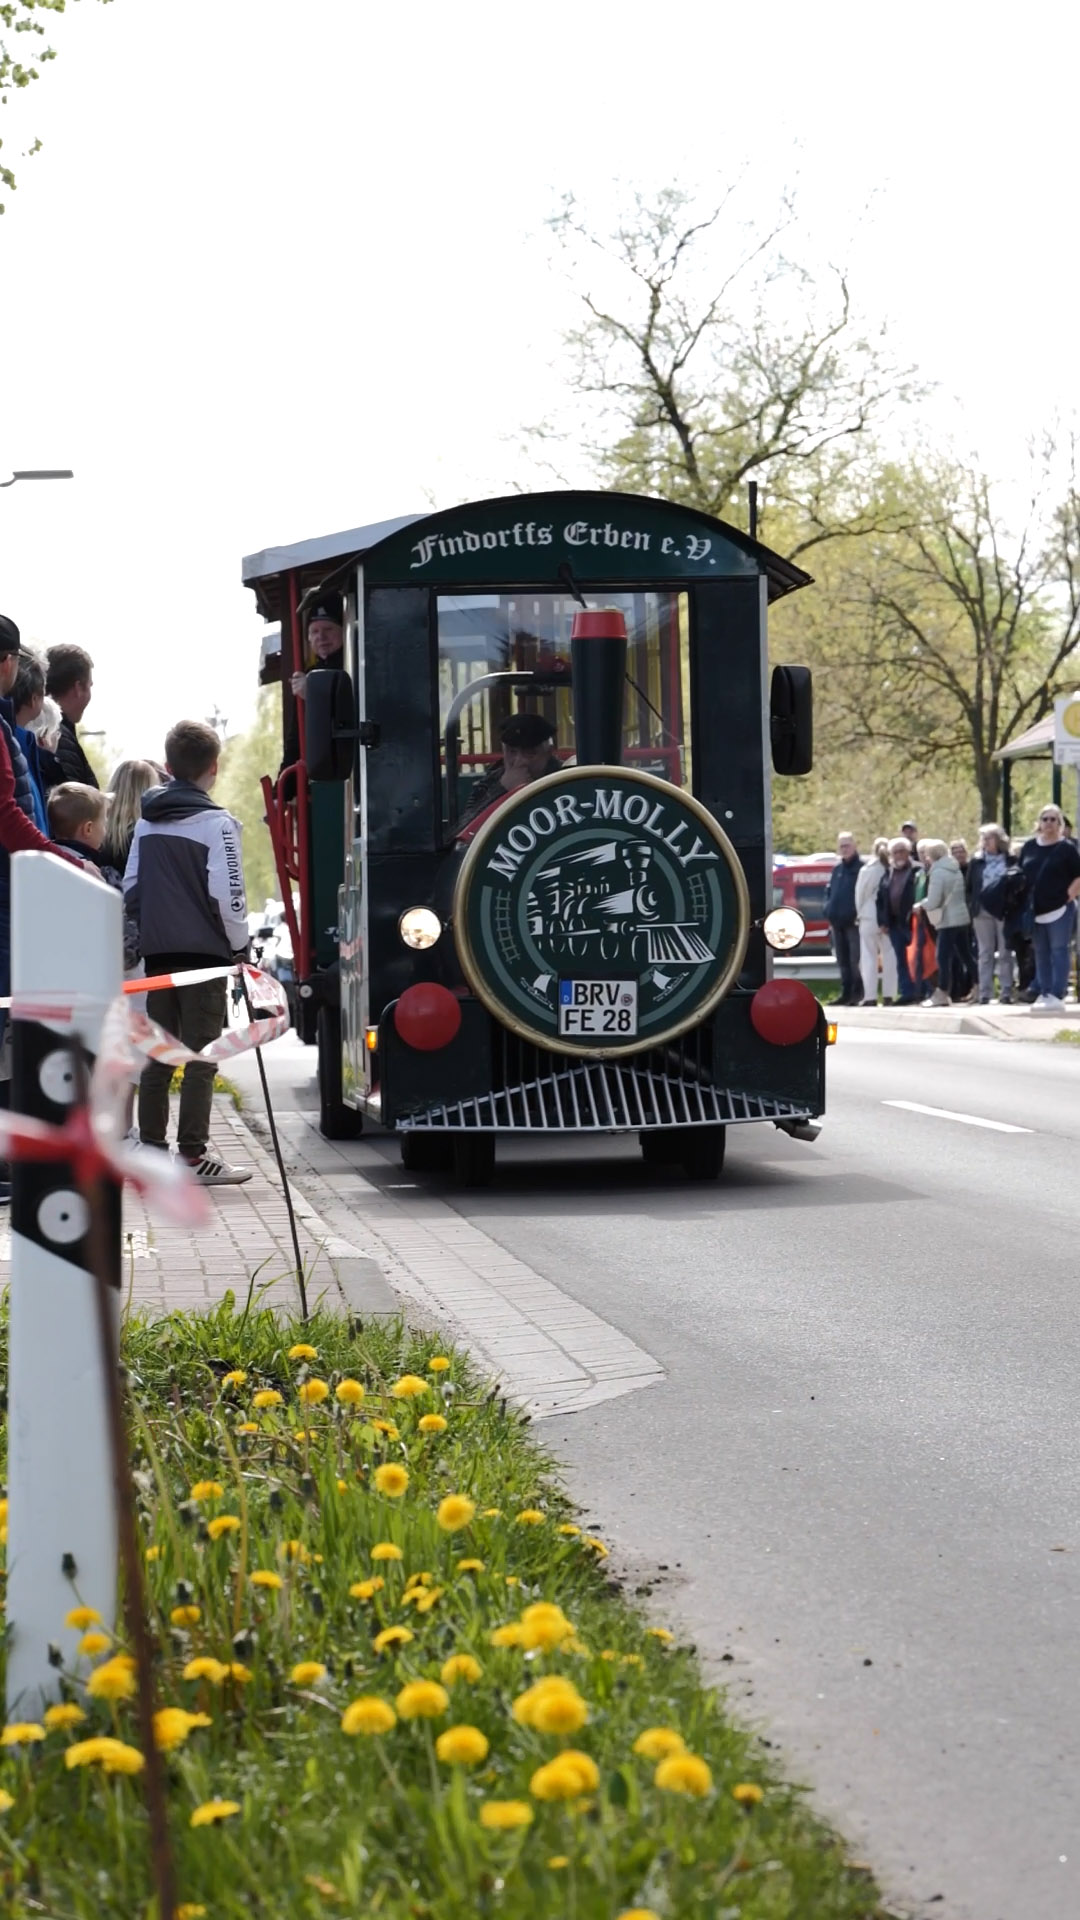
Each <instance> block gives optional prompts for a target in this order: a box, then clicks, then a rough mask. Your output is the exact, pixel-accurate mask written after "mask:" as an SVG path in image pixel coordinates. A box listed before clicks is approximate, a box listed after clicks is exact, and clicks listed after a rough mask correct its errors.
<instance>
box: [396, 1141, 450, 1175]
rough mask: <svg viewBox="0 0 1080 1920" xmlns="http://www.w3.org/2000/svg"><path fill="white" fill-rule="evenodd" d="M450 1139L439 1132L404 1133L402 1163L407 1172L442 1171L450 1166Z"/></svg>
mask: <svg viewBox="0 0 1080 1920" xmlns="http://www.w3.org/2000/svg"><path fill="white" fill-rule="evenodd" d="M450 1157H451V1148H450V1141H449V1140H448V1139H445V1138H444V1137H443V1136H442V1135H441V1134H438V1133H403V1134H402V1135H401V1164H402V1166H403V1167H404V1169H405V1172H406V1173H442V1172H443V1171H444V1169H445V1168H446V1167H447V1166H449V1164H450Z"/></svg>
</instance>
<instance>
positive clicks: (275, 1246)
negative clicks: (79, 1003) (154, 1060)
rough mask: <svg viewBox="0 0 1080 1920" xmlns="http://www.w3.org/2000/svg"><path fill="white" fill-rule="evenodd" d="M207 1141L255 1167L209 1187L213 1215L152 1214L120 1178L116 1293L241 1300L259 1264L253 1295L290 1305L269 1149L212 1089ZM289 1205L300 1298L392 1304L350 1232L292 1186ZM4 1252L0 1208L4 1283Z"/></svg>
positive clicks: (374, 1308)
mask: <svg viewBox="0 0 1080 1920" xmlns="http://www.w3.org/2000/svg"><path fill="white" fill-rule="evenodd" d="M173 1104H174V1108H175V1104H176V1103H175V1102H174V1103H173ZM174 1118H175V1114H174ZM210 1142H211V1147H212V1149H213V1150H214V1151H215V1152H216V1153H217V1154H219V1155H220V1157H221V1158H222V1159H223V1160H228V1161H231V1162H232V1163H233V1164H234V1165H240V1166H250V1167H254V1169H255V1171H254V1176H253V1178H252V1179H251V1180H249V1181H247V1182H246V1183H245V1185H244V1186H241V1187H215V1188H214V1189H213V1191H212V1194H211V1205H212V1207H213V1210H214V1220H213V1223H212V1225H211V1226H210V1227H209V1228H208V1229H205V1228H204V1229H202V1230H197V1231H195V1232H193V1231H191V1230H190V1229H189V1228H186V1227H171V1226H164V1225H162V1224H161V1223H160V1222H158V1221H155V1220H152V1219H151V1218H150V1215H149V1214H148V1212H147V1210H146V1208H145V1206H144V1205H143V1202H142V1200H141V1198H140V1196H139V1195H138V1194H137V1193H136V1192H135V1190H134V1188H132V1187H128V1188H127V1189H126V1190H125V1193H124V1223H123V1244H122V1248H121V1255H122V1271H123V1288H124V1297H125V1299H126V1298H127V1295H128V1291H129V1289H130V1291H131V1297H132V1304H133V1306H134V1307H135V1308H139V1307H142V1308H144V1309H147V1310H148V1311H150V1312H151V1313H156V1314H163V1313H169V1312H172V1311H173V1310H177V1309H178V1310H180V1311H183V1310H185V1309H192V1308H194V1309H203V1308H207V1307H212V1306H214V1305H216V1304H217V1302H218V1301H220V1300H222V1299H223V1298H224V1296H225V1294H226V1293H227V1292H229V1291H230V1289H231V1291H232V1292H233V1293H234V1294H235V1295H236V1297H237V1299H238V1300H239V1301H240V1302H241V1303H242V1302H243V1301H244V1299H245V1298H246V1295H247V1290H248V1286H249V1284H250V1281H251V1276H252V1274H253V1273H255V1272H256V1270H258V1277H257V1279H256V1282H255V1287H256V1291H257V1293H258V1295H259V1298H260V1300H261V1301H262V1303H263V1304H264V1305H267V1306H273V1307H276V1308H279V1309H280V1310H281V1311H282V1312H285V1313H295V1312H298V1311H299V1306H300V1294H299V1290H298V1287H297V1284H296V1272H295V1268H296V1260H295V1255H294V1253H293V1248H292V1240H291V1237H290V1234H289V1221H288V1214H287V1211H286V1206H285V1197H284V1195H283V1193H282V1190H281V1181H280V1179H279V1177H278V1171H277V1167H276V1165H275V1162H274V1159H273V1156H272V1154H271V1152H270V1151H269V1149H268V1148H267V1147H264V1146H263V1145H262V1143H261V1142H259V1141H258V1140H256V1139H255V1138H254V1137H253V1135H252V1133H251V1131H250V1129H249V1128H248V1127H247V1126H246V1125H245V1124H244V1121H243V1120H242V1119H241V1117H240V1116H239V1114H237V1113H236V1111H235V1110H234V1108H233V1106H232V1103H231V1101H230V1100H228V1099H227V1098H225V1097H223V1096H221V1095H219V1096H218V1097H217V1098H216V1099H215V1101H214V1113H213V1119H212V1122H211V1129H210ZM293 1208H294V1212H295V1214H296V1224H297V1231H298V1236H299V1240H300V1255H301V1259H302V1261H303V1265H304V1271H305V1280H306V1286H307V1295H308V1305H309V1307H313V1306H315V1304H316V1303H317V1302H318V1301H319V1300H320V1299H322V1300H323V1301H325V1302H326V1303H327V1304H330V1305H333V1306H335V1307H340V1308H342V1309H345V1310H349V1311H352V1312H356V1313H360V1314H365V1315H366V1314H375V1313H396V1312H397V1311H398V1310H399V1307H398V1302H397V1300H396V1298H395V1296H394V1294H393V1292H392V1290H391V1288H390V1287H389V1286H388V1284H387V1282H386V1281H385V1279H384V1278H383V1276H382V1274H381V1272H380V1271H379V1268H378V1266H377V1265H376V1264H375V1262H374V1261H372V1260H370V1259H368V1258H366V1257H365V1256H364V1255H363V1254H361V1253H360V1251H359V1249H358V1248H357V1247H356V1245H355V1244H354V1241H353V1238H352V1237H351V1235H349V1234H347V1233H346V1234H342V1233H335V1232H333V1231H331V1230H330V1229H329V1228H328V1227H327V1226H326V1224H325V1223H324V1222H323V1221H322V1220H321V1219H320V1218H319V1215H318V1214H317V1213H316V1212H315V1210H314V1208H313V1207H312V1206H311V1204H310V1202H309V1201H308V1200H306V1199H305V1198H304V1196H303V1195H302V1194H301V1193H300V1192H299V1191H297V1190H296V1189H293ZM10 1261H11V1230H10V1222H9V1220H8V1218H7V1217H6V1214H5V1216H3V1231H2V1233H0V1284H6V1282H7V1279H8V1277H9V1270H10Z"/></svg>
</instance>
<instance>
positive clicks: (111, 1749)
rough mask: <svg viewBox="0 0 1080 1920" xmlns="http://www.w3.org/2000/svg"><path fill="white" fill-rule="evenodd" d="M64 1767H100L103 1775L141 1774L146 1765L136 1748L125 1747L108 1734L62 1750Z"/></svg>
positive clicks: (76, 1742)
mask: <svg viewBox="0 0 1080 1920" xmlns="http://www.w3.org/2000/svg"><path fill="white" fill-rule="evenodd" d="M64 1765H65V1767H101V1769H102V1771H103V1772H105V1773H141V1772H142V1770H143V1767H144V1766H145V1765H146V1762H145V1760H144V1759H143V1756H142V1754H141V1753H140V1752H139V1750H138V1748H137V1747H129V1746H126V1745H125V1743H124V1741H123V1740H114V1739H113V1738H112V1737H111V1735H109V1734H100V1735H99V1736H98V1737H97V1739H94V1740H77V1741H75V1743H74V1744H73V1745H72V1746H70V1747H66V1748H65V1749H64Z"/></svg>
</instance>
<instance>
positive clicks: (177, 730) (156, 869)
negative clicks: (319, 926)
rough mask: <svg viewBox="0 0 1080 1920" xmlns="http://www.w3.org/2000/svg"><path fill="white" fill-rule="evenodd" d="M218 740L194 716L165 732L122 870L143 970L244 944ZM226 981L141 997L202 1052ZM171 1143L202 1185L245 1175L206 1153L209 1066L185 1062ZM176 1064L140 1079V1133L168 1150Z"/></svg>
mask: <svg viewBox="0 0 1080 1920" xmlns="http://www.w3.org/2000/svg"><path fill="white" fill-rule="evenodd" d="M220 753H221V742H220V740H219V739H218V737H217V734H216V733H215V732H214V730H213V728H212V727H207V726H204V725H203V723H202V721H200V720H181V721H179V722H178V723H177V725H176V726H175V727H173V728H172V729H171V730H170V732H169V733H168V734H167V735H166V739H165V764H166V767H167V768H168V771H169V773H170V775H171V776H172V777H171V779H170V782H169V784H168V786H164V787H151V789H150V791H149V792H148V793H146V794H144V795H143V800H142V818H141V819H140V820H139V822H138V825H137V826H136V828H135V837H134V839H133V840H132V843H131V852H130V854H129V855H128V862H127V867H126V869H125V872H124V901H125V904H126V905H127V906H128V907H129V908H130V909H131V911H132V912H133V914H134V916H135V918H136V920H137V922H138V927H139V946H140V950H141V952H142V956H143V959H144V961H145V962H146V972H147V975H148V976H151V975H153V974H155V973H180V972H183V971H184V969H185V968H188V967H214V966H223V965H224V966H227V965H228V964H230V963H231V962H233V961H236V960H239V959H240V958H242V956H243V955H244V953H245V952H246V950H247V940H248V930H247V901H246V899H245V897H244V871H243V861H242V855H241V827H240V823H239V821H238V820H234V819H233V817H232V815H231V813H226V811H225V809H224V807H219V806H218V805H217V803H216V802H215V801H213V800H211V798H210V789H211V787H212V786H213V784H214V781H215V780H216V779H217V771H218V759H219V756H220ZM227 987H228V982H227V981H226V980H224V979H221V980H204V981H199V982H197V983H196V984H195V985H193V986H181V987H166V988H159V989H158V991H157V992H155V993H148V994H147V996H146V1010H147V1012H148V1014H149V1015H150V1018H151V1020H156V1021H157V1022H158V1024H159V1025H160V1026H162V1027H164V1028H165V1030H166V1032H167V1033H172V1034H175V1035H176V1036H177V1038H178V1039H180V1040H182V1041H183V1042H184V1045H185V1046H187V1047H190V1048H191V1049H192V1051H193V1052H195V1053H198V1052H200V1051H201V1049H202V1048H203V1047H205V1046H208V1045H209V1044H210V1042H211V1040H216V1039H217V1037H218V1035H219V1034H220V1032H221V1030H222V1028H223V1027H224V1025H225V1010H226V1004H227V1002H226V992H227ZM183 1071H184V1078H183V1084H182V1087H181V1090H180V1120H179V1125H178V1127H177V1148H178V1150H179V1152H180V1154H181V1155H182V1157H183V1158H184V1159H185V1160H186V1161H187V1163H188V1165H189V1166H190V1168H191V1170H192V1172H193V1173H194V1175H195V1178H196V1179H197V1180H199V1181H200V1182H201V1183H202V1184H203V1185H204V1186H209V1187H223V1186H236V1185H238V1184H239V1183H240V1182H241V1181H244V1180H250V1178H251V1170H250V1168H247V1167H230V1166H229V1165H227V1164H226V1162H224V1161H222V1160H218V1159H216V1158H215V1157H214V1156H213V1155H212V1154H210V1153H209V1152H208V1150H207V1149H208V1140H209V1132H210V1111H211V1105H212V1102H213V1095H214V1064H213V1062H212V1061H207V1062H206V1063H205V1065H204V1064H201V1063H200V1064H198V1065H189V1066H187V1067H185V1068H184V1070H183ZM171 1083H172V1068H171V1067H169V1066H166V1065H164V1064H163V1063H162V1062H160V1061H157V1060H150V1061H148V1062H147V1065H146V1066H145V1068H144V1069H143V1074H142V1078H141V1080H140V1082H139V1135H140V1138H141V1141H142V1144H143V1146H144V1147H158V1148H161V1149H164V1148H165V1146H166V1142H167V1135H168V1129H169V1087H170V1085H171Z"/></svg>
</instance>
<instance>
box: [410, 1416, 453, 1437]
mask: <svg viewBox="0 0 1080 1920" xmlns="http://www.w3.org/2000/svg"><path fill="white" fill-rule="evenodd" d="M417 1424H418V1426H419V1428H420V1431H421V1433H445V1432H446V1429H447V1425H448V1422H447V1421H446V1420H444V1419H443V1416H442V1414H441V1413H422V1414H421V1415H420V1419H419V1421H418V1422H417Z"/></svg>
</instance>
